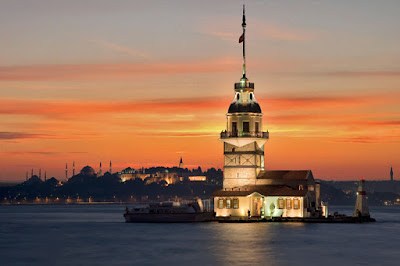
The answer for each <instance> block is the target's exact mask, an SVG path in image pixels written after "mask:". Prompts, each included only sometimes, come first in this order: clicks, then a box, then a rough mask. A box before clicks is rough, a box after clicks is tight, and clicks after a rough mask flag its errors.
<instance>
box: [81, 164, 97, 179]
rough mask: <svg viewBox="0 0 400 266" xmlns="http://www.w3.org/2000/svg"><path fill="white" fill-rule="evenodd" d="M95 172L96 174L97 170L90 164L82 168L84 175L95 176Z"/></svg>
mask: <svg viewBox="0 0 400 266" xmlns="http://www.w3.org/2000/svg"><path fill="white" fill-rule="evenodd" d="M95 174H96V172H95V171H94V169H93V168H92V167H90V166H89V165H86V166H85V167H83V168H82V170H81V175H84V176H94V175H95Z"/></svg>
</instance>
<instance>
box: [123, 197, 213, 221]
mask: <svg viewBox="0 0 400 266" xmlns="http://www.w3.org/2000/svg"><path fill="white" fill-rule="evenodd" d="M124 217H125V221H126V222H128V223H191V222H192V223H193V222H207V221H211V220H213V218H214V213H213V212H209V211H204V208H203V204H202V202H201V200H200V199H198V200H196V201H192V202H188V203H182V202H177V201H166V202H161V203H157V204H149V205H148V206H146V207H142V208H132V209H130V210H129V209H128V208H126V211H125V214H124Z"/></svg>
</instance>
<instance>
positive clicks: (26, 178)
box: [25, 171, 28, 181]
mask: <svg viewBox="0 0 400 266" xmlns="http://www.w3.org/2000/svg"><path fill="white" fill-rule="evenodd" d="M25 181H28V171H26V177H25Z"/></svg>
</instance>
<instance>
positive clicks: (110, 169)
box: [110, 161, 112, 174]
mask: <svg viewBox="0 0 400 266" xmlns="http://www.w3.org/2000/svg"><path fill="white" fill-rule="evenodd" d="M110 174H112V167H111V161H110Z"/></svg>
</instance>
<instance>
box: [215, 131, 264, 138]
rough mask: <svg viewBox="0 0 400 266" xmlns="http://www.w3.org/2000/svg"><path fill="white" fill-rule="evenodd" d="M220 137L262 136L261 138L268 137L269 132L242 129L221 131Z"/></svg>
mask: <svg viewBox="0 0 400 266" xmlns="http://www.w3.org/2000/svg"><path fill="white" fill-rule="evenodd" d="M220 138H221V139H226V138H262V139H269V132H268V131H267V132H263V131H250V132H243V131H226V130H225V131H222V132H221V135H220Z"/></svg>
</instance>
